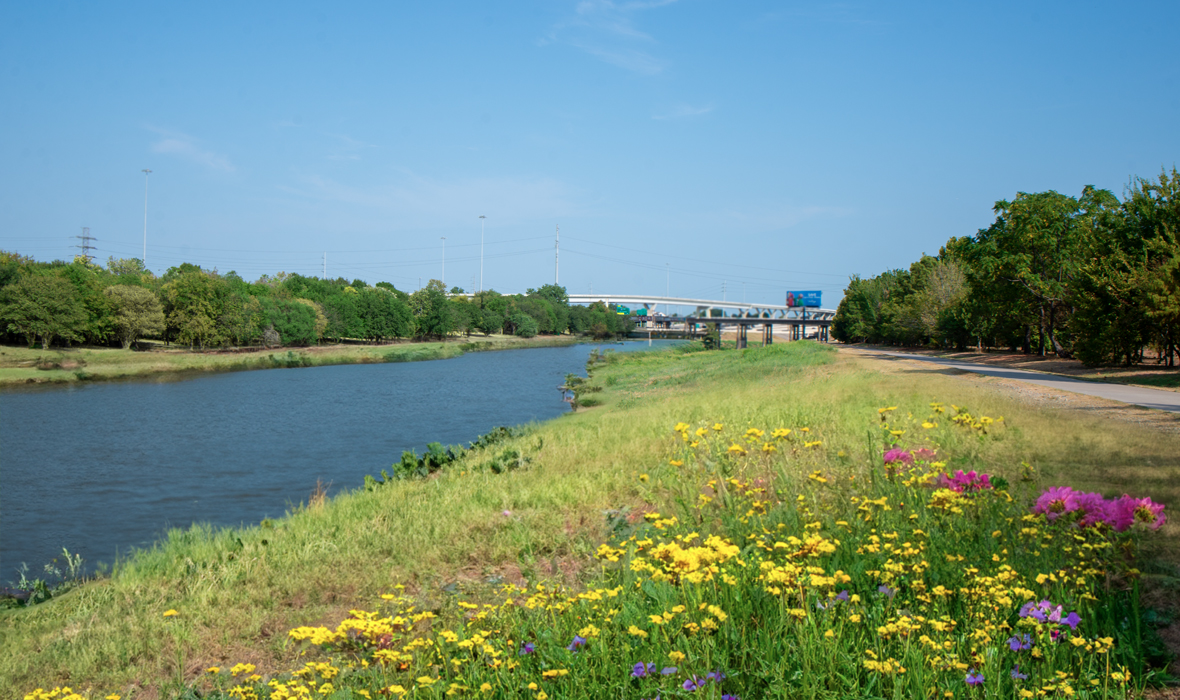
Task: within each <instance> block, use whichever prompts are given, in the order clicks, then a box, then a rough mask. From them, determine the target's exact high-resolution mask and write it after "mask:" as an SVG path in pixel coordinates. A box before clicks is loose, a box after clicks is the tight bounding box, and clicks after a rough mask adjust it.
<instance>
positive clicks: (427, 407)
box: [0, 341, 676, 585]
mask: <svg viewBox="0 0 1180 700" xmlns="http://www.w3.org/2000/svg"><path fill="white" fill-rule="evenodd" d="M675 342H676V341H657V342H656V346H666V345H669V344H673V343H675ZM594 347H595V346H592V345H575V346H570V347H559V348H537V349H530V350H505V351H498V352H482V353H472V354H468V355H464V356H462V357H458V358H455V359H451V360H438V361H430V362H411V363H398V364H381V365H340V366H333V367H313V368H306V369H285V370H279V369H275V370H265V371H255V372H237V373H232V374H218V375H209V376H202V377H200V378H197V379H192V380H190V381H182V382H163V383H162V382H156V381H142V382H133V383H115V384H94V385H81V386H69V387H64V388H56V389H52V390H39V391H15V392H5V393H0V421H2V422H0V426H2V427H0V459H2V462H0V469H2V476H3V478H2V479H0V585H3V584H4V583H5V582H8V581H11V580H14V579H15V578H17V574H16V573H15V572H16V570H17V568H18V567H19V566H20V564H21V562H27V563H28V564H29V565H30V568H31V569H32V573H38V572H39V571H40V567H41V565H42V564H44V563H45V562H48V561H49V560H51V559H52V558H53V557H54V556H56V555H57V554H59V553H60V552H61V548H62V547H63V546H64V547H67V548H69V550H70V552H73V553H77V554H81V555H82V557H83V558H84V559H85V560H86V561H87V562H88V563H89V564H95V563H96V562H99V561H105V562H108V563H109V562H111V561H113V560H114V558H115V556H116V554H117V553H120V554H122V553H126V552H128V551H129V550H130V549H131V548H133V547H144V546H147V545H150V544H151V542H152V541H153V540H155V539H156V538H157V537H158V536H159V535H160V534H161V533H162V532H163V531H164V530H166V529H167V528H169V527H186V526H188V525H189V524H191V523H193V522H196V521H200V522H209V523H213V524H214V525H239V524H242V523H247V524H249V523H257V522H258V521H260V520H262V519H263V518H267V517H277V516H281V515H283V513H284V512H285V511H286V509H287V507H288V505H289V504H292V503H297V502H300V501H303V500H306V498H307V496H308V494H309V493H310V492H311V491H312V489H313V488H314V487H315V484H316V480H317V479H322V480H323V481H324V482H325V483H327V482H331V484H332V491H338V490H340V489H348V488H354V487H357V486H359V485H361V484H362V483H363V482H364V476H365V475H366V474H377V473H379V472H380V471H381V470H382V469H387V468H388V467H389V466H390V464H391V463H392V462H394V461H396V460H397V459H398V458H399V457H400V456H401V453H402V451H403V450H410V449H413V450H417V451H418V452H422V451H424V449H425V446H426V443H428V442H441V443H443V444H444V445H447V444H459V443H466V442H468V441H470V440H472V439H474V438H475V437H476V436H478V435H480V434H482V433H485V432H487V431H488V430H490V429H491V428H493V427H495V426H497V425H518V424H521V423H527V422H529V421H534V420H545V419H548V418H552V417H554V416H557V415H559V414H561V413H563V412H565V411H566V410H568V409H567V406H566V404H564V403H563V402H562V400H561V393H560V392H559V391H558V390H557V386H558V385H560V384H561V383H562V381H563V380H564V378H565V375H566V374H568V373H570V372H577V373H579V374H580V373H582V372H583V371H584V368H585V363H586V358H587V356H588V355H589V353H590V351H591V350H592V349H593V348H594ZM604 347H611V348H613V349H615V350H619V351H629V350H646V349H647V348H648V345H647V343H646V342H635V343H627V344H625V345H613V346H604Z"/></svg>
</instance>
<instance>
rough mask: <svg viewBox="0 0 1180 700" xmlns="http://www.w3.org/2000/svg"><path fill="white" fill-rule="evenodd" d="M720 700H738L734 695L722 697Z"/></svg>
mask: <svg viewBox="0 0 1180 700" xmlns="http://www.w3.org/2000/svg"><path fill="white" fill-rule="evenodd" d="M721 700H739V698H738V696H736V695H722V696H721Z"/></svg>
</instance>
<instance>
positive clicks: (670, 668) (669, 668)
mask: <svg viewBox="0 0 1180 700" xmlns="http://www.w3.org/2000/svg"><path fill="white" fill-rule="evenodd" d="M678 670H679V669H678V668H676V667H675V666H665V667H664V668H662V669H660V675H661V676H670V675H672V674H673V673H676V671H678Z"/></svg>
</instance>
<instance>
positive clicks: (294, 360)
mask: <svg viewBox="0 0 1180 700" xmlns="http://www.w3.org/2000/svg"><path fill="white" fill-rule="evenodd" d="M577 342H581V339H579V338H577V337H574V336H538V337H535V338H517V337H514V336H504V335H496V336H490V337H481V336H473V337H472V338H469V339H466V340H459V339H454V340H448V341H447V342H445V343H444V342H416V341H415V342H411V341H402V342H397V343H391V344H388V345H323V346H313V347H306V348H275V349H272V350H242V351H238V352H228V351H214V350H210V351H208V352H190V351H187V350H185V349H183V348H178V347H175V346H174V347H173V348H172V349H168V350H164V349H160V348H157V349H156V350H153V351H146V352H140V351H134V350H123V349H120V348H91V347H87V348H53V349H50V350H41V349H39V348H24V347H13V346H2V347H0V386H4V385H16V384H27V383H34V384H37V383H51V384H63V383H72V382H80V381H103V380H115V379H130V378H136V377H145V376H151V375H185V374H196V373H203V372H236V371H243V370H255V369H277V368H292V367H318V366H323V365H346V364H369V363H379V362H414V361H418V360H445V359H449V358H452V357H458V356H459V355H462V354H463V353H465V352H478V351H485V350H506V349H512V348H525V347H547V346H554V345H571V344H573V343H577Z"/></svg>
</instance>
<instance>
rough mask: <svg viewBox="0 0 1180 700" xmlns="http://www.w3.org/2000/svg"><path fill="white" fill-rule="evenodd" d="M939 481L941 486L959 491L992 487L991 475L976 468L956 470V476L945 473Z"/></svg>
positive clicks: (981, 489)
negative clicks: (966, 470) (964, 470)
mask: <svg viewBox="0 0 1180 700" xmlns="http://www.w3.org/2000/svg"><path fill="white" fill-rule="evenodd" d="M938 481H939V484H940V485H941V486H943V487H945V488H948V489H950V490H952V491H957V492H959V493H962V492H964V491H983V490H985V489H990V488H992V481H991V475H990V474H980V473H979V472H977V471H975V470H974V469H972V470H971V471H969V472H966V473H964V472H963V470H962V469H960V470H958V471H957V472H955V474H954V476H949V475H946V474H943V475H942V476H941V477H939V480H938Z"/></svg>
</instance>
